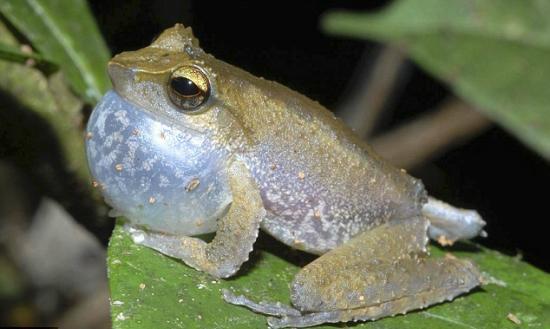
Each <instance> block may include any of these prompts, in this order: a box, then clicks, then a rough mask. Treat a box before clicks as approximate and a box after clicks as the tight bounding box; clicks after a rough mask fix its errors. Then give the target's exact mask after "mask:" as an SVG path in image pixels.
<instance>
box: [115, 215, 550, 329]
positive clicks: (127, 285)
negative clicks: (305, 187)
mask: <svg viewBox="0 0 550 329" xmlns="http://www.w3.org/2000/svg"><path fill="white" fill-rule="evenodd" d="M466 247H468V248H470V249H476V250H474V251H456V252H454V251H453V254H454V255H456V256H457V257H467V258H470V259H473V260H474V261H475V262H476V263H477V264H478V265H479V266H480V268H481V269H482V270H483V271H484V272H486V273H487V274H488V275H490V276H492V277H494V278H496V279H498V280H501V281H502V282H503V284H505V286H502V285H496V284H490V285H486V286H484V287H483V288H480V289H477V290H475V291H473V292H471V293H469V294H467V295H464V296H461V297H459V298H457V299H455V300H454V301H453V302H451V303H443V304H440V305H436V306H433V307H430V308H428V309H426V310H423V311H416V312H411V313H409V314H406V315H404V316H401V315H400V316H396V317H390V318H384V319H381V320H378V321H375V322H368V323H360V324H357V325H356V326H355V327H357V328H370V329H382V328H383V329H394V328H395V329H398V328H399V329H401V328H424V329H426V328H427V329H429V328H441V329H455V328H456V329H464V328H470V329H472V328H495V329H496V328H499V329H500V328H503V329H505V328H517V327H518V326H517V325H516V324H514V323H513V322H511V321H510V320H509V319H508V318H507V316H508V314H509V313H512V314H514V315H515V316H517V317H518V319H519V320H520V321H522V323H523V325H524V326H525V327H529V328H531V327H532V328H547V327H548V326H549V325H550V276H549V275H548V274H546V273H544V272H542V271H540V270H538V269H536V268H534V267H532V266H530V265H528V264H526V263H524V262H522V261H519V260H517V259H515V258H512V257H508V256H504V255H502V254H500V253H498V252H495V251H491V250H487V249H483V248H479V249H478V248H477V247H475V246H473V245H466ZM280 250H286V253H284V254H283V255H282V256H281V255H276V254H280V252H279V251H280ZM432 251H433V254H434V255H439V256H441V255H442V254H443V253H444V251H442V250H439V249H438V248H432ZM108 253H109V259H108V268H109V283H110V287H111V312H112V319H113V328H115V329H137V328H158V329H161V328H266V327H267V325H266V322H265V317H264V316H262V315H258V314H255V313H252V312H250V311H248V310H246V309H244V308H242V307H238V306H234V305H229V304H227V303H225V302H224V301H223V300H222V297H221V292H220V290H221V289H222V288H228V289H231V290H233V291H234V292H236V293H237V294H244V295H246V296H248V297H250V298H253V299H254V300H257V301H259V300H267V301H281V302H283V303H289V283H290V282H291V280H292V278H293V276H294V274H295V273H297V271H298V270H299V267H298V266H296V265H294V264H293V263H291V262H289V261H288V260H289V259H292V258H293V257H294V256H295V254H296V252H293V251H292V250H290V249H289V248H287V247H285V246H282V245H280V244H278V243H276V242H273V241H271V240H269V241H267V243H262V242H260V246H256V249H255V251H254V252H253V255H252V257H251V259H250V260H249V261H248V262H247V263H246V264H245V266H244V267H243V268H241V270H240V271H239V273H238V275H237V276H236V277H234V278H231V279H229V280H214V279H213V278H211V277H210V276H209V275H207V274H205V273H202V272H199V271H197V270H194V269H192V268H190V267H188V266H186V265H185V264H183V263H181V262H179V261H178V260H175V259H172V258H169V257H166V256H164V255H162V254H160V253H158V252H156V251H154V250H152V249H149V248H146V247H143V246H139V245H136V244H134V243H133V242H132V240H131V238H130V236H129V235H128V234H127V233H126V232H124V231H123V230H122V226H121V224H120V223H118V224H117V227H116V229H115V231H114V233H113V236H112V238H111V242H110V245H109V251H108ZM298 254H300V253H298ZM333 327H334V326H319V327H316V328H333Z"/></svg>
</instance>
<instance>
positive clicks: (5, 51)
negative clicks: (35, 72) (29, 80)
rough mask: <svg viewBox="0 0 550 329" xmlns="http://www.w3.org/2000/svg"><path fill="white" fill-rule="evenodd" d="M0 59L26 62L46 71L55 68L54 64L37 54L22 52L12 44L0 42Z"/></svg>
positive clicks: (51, 70) (49, 71)
mask: <svg viewBox="0 0 550 329" xmlns="http://www.w3.org/2000/svg"><path fill="white" fill-rule="evenodd" d="M0 59H3V60H6V61H9V62H15V63H26V64H29V65H30V66H37V67H39V68H41V69H42V70H44V71H46V72H48V73H51V72H53V71H54V70H55V68H56V65H55V64H53V63H51V62H49V61H47V60H46V59H44V58H43V57H42V56H40V55H38V54H35V53H32V52H31V53H28V52H23V51H21V50H20V49H18V48H16V47H14V46H11V45H8V44H4V43H0Z"/></svg>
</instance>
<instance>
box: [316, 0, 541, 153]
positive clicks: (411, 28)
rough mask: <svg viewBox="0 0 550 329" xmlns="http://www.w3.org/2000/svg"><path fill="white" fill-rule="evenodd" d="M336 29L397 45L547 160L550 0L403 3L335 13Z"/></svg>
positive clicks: (329, 23) (332, 28)
mask: <svg viewBox="0 0 550 329" xmlns="http://www.w3.org/2000/svg"><path fill="white" fill-rule="evenodd" d="M322 23H323V27H324V29H325V30H326V31H328V32H330V33H334V34H339V35H345V36H351V37H358V38H366V39H374V40H379V41H383V42H392V43H397V44H399V45H401V46H403V47H404V48H405V49H407V51H408V52H409V54H410V56H411V57H412V58H413V59H414V60H415V61H416V62H417V63H418V64H420V65H421V66H422V67H424V68H425V69H426V70H428V71H430V72H431V73H432V74H434V75H435V76H437V77H439V78H440V79H442V80H444V81H446V82H447V83H448V84H449V85H451V86H452V87H453V89H454V91H455V92H456V93H457V94H459V95H460V96H462V97H463V98H464V99H466V100H469V101H470V102H471V103H472V104H474V105H476V106H477V107H479V109H480V110H482V111H483V112H484V113H486V114H487V115H488V116H490V117H491V118H492V119H493V120H495V121H497V122H499V123H500V124H501V125H502V126H504V127H505V128H507V129H508V130H509V131H511V132H512V133H514V134H515V135H516V136H518V137H519V138H520V139H521V140H523V141H524V142H525V143H527V144H528V145H530V146H531V147H532V148H534V149H535V150H537V151H538V152H540V154H542V155H543V156H544V157H546V158H547V159H550V106H549V104H550V93H549V92H548V90H547V89H548V86H549V85H550V61H548V58H550V2H548V1H537V0H524V1H515V0H495V1H488V0H485V1H472V0H469V1H466V0H447V1H440V0H415V1H413V0H400V1H396V2H394V4H393V5H391V6H390V7H389V8H387V9H386V10H383V11H381V12H379V13H375V14H363V13H351V12H334V13H330V14H328V15H326V17H324V19H323V22H322Z"/></svg>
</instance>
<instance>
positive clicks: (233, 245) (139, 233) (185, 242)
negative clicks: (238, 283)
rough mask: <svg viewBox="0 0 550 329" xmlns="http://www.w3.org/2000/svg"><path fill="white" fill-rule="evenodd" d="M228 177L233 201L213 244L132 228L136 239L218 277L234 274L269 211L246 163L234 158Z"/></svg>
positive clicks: (191, 238) (246, 258)
mask: <svg viewBox="0 0 550 329" xmlns="http://www.w3.org/2000/svg"><path fill="white" fill-rule="evenodd" d="M228 177H229V185H230V189H231V194H232V198H233V201H232V203H231V205H230V207H229V210H228V212H227V213H226V214H225V215H224V217H222V218H221V219H220V220H219V221H218V227H217V231H216V236H215V237H214V239H213V240H212V241H211V242H210V243H206V242H204V241H203V240H201V239H198V238H193V237H187V236H175V235H169V234H163V233H158V232H150V231H145V230H139V229H136V228H134V227H129V230H130V231H131V233H132V236H133V237H134V240H135V241H136V242H137V243H139V244H142V245H145V246H148V247H151V248H153V249H155V250H158V251H160V252H161V253H163V254H165V255H168V256H170V257H174V258H178V259H181V260H182V261H183V262H185V263H186V264H187V265H189V266H191V267H194V268H196V269H197V270H200V271H204V272H207V273H209V274H211V275H212V276H214V277H217V278H226V277H229V276H231V275H233V274H234V273H235V272H236V271H237V270H238V269H239V268H240V266H241V264H242V263H244V262H245V261H247V260H248V255H249V253H250V252H251V251H252V247H253V244H254V242H255V241H256V238H257V237H258V231H259V228H260V222H261V220H262V218H263V217H264V216H265V210H264V208H263V204H262V200H261V198H260V192H259V190H258V187H257V186H256V183H255V182H254V180H253V179H252V177H251V176H250V174H249V172H248V169H247V168H246V167H245V166H244V164H242V163H240V162H238V161H233V162H232V164H231V165H230V168H229V173H228Z"/></svg>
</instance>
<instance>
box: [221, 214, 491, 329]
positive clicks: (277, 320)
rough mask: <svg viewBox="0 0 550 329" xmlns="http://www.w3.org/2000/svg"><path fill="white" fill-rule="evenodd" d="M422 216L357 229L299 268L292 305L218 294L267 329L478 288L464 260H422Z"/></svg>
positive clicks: (371, 314)
mask: <svg viewBox="0 0 550 329" xmlns="http://www.w3.org/2000/svg"><path fill="white" fill-rule="evenodd" d="M427 228H428V222H427V221H426V220H425V219H424V218H423V217H417V218H412V219H408V220H404V221H396V222H393V223H388V224H384V225H381V226H379V227H377V228H375V229H373V230H370V231H367V232H364V233H362V234H360V235H359V236H357V237H355V238H353V239H352V240H350V241H348V242H347V243H345V244H344V245H342V246H340V247H338V248H336V249H334V250H332V251H330V252H328V253H326V254H325V255H323V256H321V257H319V258H318V259H316V260H315V261H313V262H312V263H310V264H308V265H307V266H306V267H304V268H303V269H302V270H301V271H300V272H299V273H298V274H297V275H296V277H295V278H294V281H293V283H292V288H291V300H292V305H293V306H294V307H296V309H295V308H291V307H289V306H284V305H281V304H280V303H263V302H260V303H256V302H253V301H251V300H249V299H247V298H246V297H244V296H235V295H233V294H231V293H230V292H228V291H224V299H225V300H226V301H228V302H229V303H232V304H237V305H242V306H245V307H247V308H249V309H251V310H253V311H255V312H258V313H262V314H267V315H271V316H276V317H270V318H269V319H268V324H269V326H270V327H272V328H285V327H309V326H315V325H319V324H322V323H335V322H347V321H367V320H376V319H379V318H382V317H386V316H391V315H396V314H404V313H406V312H409V311H411V310H415V309H422V308H425V307H428V306H430V305H433V304H437V303H441V302H444V301H447V300H452V299H453V298H455V297H456V296H458V295H460V294H463V293H465V292H467V291H469V290H471V289H472V288H474V287H476V286H478V285H479V284H480V282H481V274H480V272H479V270H478V269H477V267H476V266H475V265H474V264H473V263H472V262H470V261H468V260H461V259H457V258H454V257H444V258H429V257H428V256H427V250H426V242H427V236H426V231H427Z"/></svg>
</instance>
